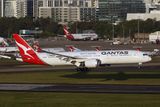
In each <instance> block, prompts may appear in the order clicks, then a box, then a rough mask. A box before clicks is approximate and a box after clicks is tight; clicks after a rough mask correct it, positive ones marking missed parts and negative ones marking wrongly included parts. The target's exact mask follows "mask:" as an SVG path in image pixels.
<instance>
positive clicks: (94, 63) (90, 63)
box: [83, 59, 101, 68]
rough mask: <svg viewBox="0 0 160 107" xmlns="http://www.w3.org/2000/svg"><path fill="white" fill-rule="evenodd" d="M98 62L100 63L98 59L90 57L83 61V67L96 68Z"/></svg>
mask: <svg viewBox="0 0 160 107" xmlns="http://www.w3.org/2000/svg"><path fill="white" fill-rule="evenodd" d="M100 64H101V61H100V60H97V59H90V60H87V61H85V62H84V65H83V67H86V68H96V67H97V66H99V65H100Z"/></svg>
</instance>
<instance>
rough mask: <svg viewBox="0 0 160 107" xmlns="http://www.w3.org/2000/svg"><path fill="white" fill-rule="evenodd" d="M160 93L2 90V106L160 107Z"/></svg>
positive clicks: (0, 95)
mask: <svg viewBox="0 0 160 107" xmlns="http://www.w3.org/2000/svg"><path fill="white" fill-rule="evenodd" d="M159 105H160V94H158V95H155V94H153V95H152V94H104V93H103V94H96V93H50V92H46V93H38V92H30V93H28V92H0V107H159Z"/></svg>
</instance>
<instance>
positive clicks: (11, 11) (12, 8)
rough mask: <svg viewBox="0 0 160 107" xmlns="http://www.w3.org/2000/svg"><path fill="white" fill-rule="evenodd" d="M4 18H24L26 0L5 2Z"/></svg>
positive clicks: (8, 0)
mask: <svg viewBox="0 0 160 107" xmlns="http://www.w3.org/2000/svg"><path fill="white" fill-rule="evenodd" d="M4 4H5V14H4V16H5V17H17V18H20V17H25V16H27V1H26V0H5V1H4Z"/></svg>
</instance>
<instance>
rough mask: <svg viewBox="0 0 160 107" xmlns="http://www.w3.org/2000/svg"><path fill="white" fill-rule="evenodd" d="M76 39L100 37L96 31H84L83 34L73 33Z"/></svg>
mask: <svg viewBox="0 0 160 107" xmlns="http://www.w3.org/2000/svg"><path fill="white" fill-rule="evenodd" d="M72 35H73V37H74V39H77V40H78V39H80V40H82V39H90V40H95V39H98V35H97V34H95V33H82V34H72Z"/></svg>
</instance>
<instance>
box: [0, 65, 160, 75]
mask: <svg viewBox="0 0 160 107" xmlns="http://www.w3.org/2000/svg"><path fill="white" fill-rule="evenodd" d="M144 70H147V71H159V70H160V63H146V64H143V65H142V67H141V68H138V65H137V64H130V65H127V64H126V65H111V66H105V67H98V68H95V69H91V70H90V71H94V72H105V71H111V72H128V71H144ZM37 71H67V72H69V71H75V72H76V67H75V66H39V65H7V66H4V65H3V66H0V73H2V72H11V73H13V72H37Z"/></svg>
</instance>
